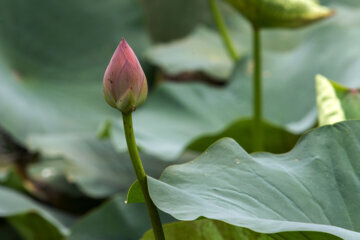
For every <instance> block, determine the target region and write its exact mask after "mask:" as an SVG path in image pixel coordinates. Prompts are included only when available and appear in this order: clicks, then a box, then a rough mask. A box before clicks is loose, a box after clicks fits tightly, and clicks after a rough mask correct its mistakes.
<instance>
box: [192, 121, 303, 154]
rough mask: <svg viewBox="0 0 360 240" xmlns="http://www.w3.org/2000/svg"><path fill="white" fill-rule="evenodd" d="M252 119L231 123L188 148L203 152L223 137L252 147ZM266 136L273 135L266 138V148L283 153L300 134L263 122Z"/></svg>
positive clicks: (245, 146)
mask: <svg viewBox="0 0 360 240" xmlns="http://www.w3.org/2000/svg"><path fill="white" fill-rule="evenodd" d="M252 124H253V122H252V119H241V120H239V121H236V122H234V123H232V124H230V125H229V126H228V127H227V128H226V129H224V130H223V131H221V132H218V133H216V134H213V135H211V134H209V135H207V136H203V137H200V138H198V139H196V140H195V141H193V142H192V143H190V144H189V145H188V147H187V148H188V149H190V150H195V151H199V152H202V151H204V150H206V149H207V148H208V147H209V146H210V145H211V144H212V143H214V142H216V141H217V140H218V139H220V138H223V137H230V138H233V139H236V141H237V142H238V143H239V144H240V145H241V146H242V147H243V148H244V149H252V132H251V131H252V130H251V126H252ZM263 128H264V132H265V136H271V137H267V138H266V139H264V141H265V142H264V150H265V151H269V152H273V153H283V152H286V151H289V150H291V149H292V148H293V146H294V145H295V143H296V141H297V140H298V138H299V135H296V134H292V133H290V132H288V131H286V130H284V129H282V128H281V127H279V126H274V125H271V124H269V123H267V122H264V123H263Z"/></svg>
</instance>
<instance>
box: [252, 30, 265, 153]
mask: <svg viewBox="0 0 360 240" xmlns="http://www.w3.org/2000/svg"><path fill="white" fill-rule="evenodd" d="M253 57H254V86H253V91H254V92H253V97H254V101H253V102H254V104H253V108H254V109H253V114H254V123H253V151H262V150H263V147H264V146H263V144H264V143H263V139H264V136H263V135H264V131H263V122H262V86H261V80H262V76H261V36H260V29H259V28H257V27H253Z"/></svg>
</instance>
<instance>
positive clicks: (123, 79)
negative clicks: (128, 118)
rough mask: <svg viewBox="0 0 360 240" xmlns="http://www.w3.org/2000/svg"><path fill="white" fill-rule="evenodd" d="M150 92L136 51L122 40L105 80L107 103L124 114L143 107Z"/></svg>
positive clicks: (104, 90) (104, 87) (107, 69)
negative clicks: (140, 106)
mask: <svg viewBox="0 0 360 240" xmlns="http://www.w3.org/2000/svg"><path fill="white" fill-rule="evenodd" d="M147 92H148V86H147V81H146V76H145V74H144V71H143V70H142V68H141V65H140V63H139V60H138V59H137V58H136V55H135V53H134V51H133V50H132V49H131V47H130V46H129V45H128V43H127V42H126V41H125V39H122V40H121V42H120V43H119V45H118V47H117V48H116V50H115V52H114V54H113V56H112V58H111V60H110V63H109V65H108V66H107V68H106V71H105V74H104V79H103V93H104V97H105V100H106V102H107V103H108V104H109V105H110V106H112V107H114V108H117V109H118V110H120V111H121V112H123V113H130V112H132V111H134V110H135V109H136V108H137V107H138V106H139V105H141V104H142V103H143V102H144V101H145V99H146V97H147Z"/></svg>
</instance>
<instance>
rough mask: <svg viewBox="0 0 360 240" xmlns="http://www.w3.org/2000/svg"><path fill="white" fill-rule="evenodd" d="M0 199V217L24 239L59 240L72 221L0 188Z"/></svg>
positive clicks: (66, 231) (28, 199)
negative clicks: (6, 220) (5, 219)
mask: <svg viewBox="0 0 360 240" xmlns="http://www.w3.org/2000/svg"><path fill="white" fill-rule="evenodd" d="M0 199H1V201H0V217H2V218H7V219H8V221H9V222H10V223H11V224H12V225H13V226H14V227H15V228H16V229H17V231H19V233H20V234H21V235H22V236H23V237H24V238H25V239H34V240H35V239H39V240H40V239H44V240H45V239H49V238H51V239H54V240H57V239H58V240H60V239H62V238H63V237H64V236H65V235H67V234H68V233H69V229H68V226H66V225H67V223H71V222H72V220H71V219H70V218H69V217H68V216H66V215H64V214H62V213H59V212H57V211H56V212H55V211H54V210H51V209H49V208H47V207H44V206H42V205H40V204H38V203H36V202H35V201H33V200H31V199H30V198H28V197H26V196H24V195H22V194H19V193H17V192H15V191H13V190H11V189H9V188H6V187H1V186H0ZM64 223H65V224H66V225H64Z"/></svg>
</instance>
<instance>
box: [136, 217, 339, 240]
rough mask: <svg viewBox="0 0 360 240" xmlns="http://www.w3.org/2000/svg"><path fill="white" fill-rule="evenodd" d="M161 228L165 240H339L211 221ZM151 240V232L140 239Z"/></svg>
mask: <svg viewBox="0 0 360 240" xmlns="http://www.w3.org/2000/svg"><path fill="white" fill-rule="evenodd" d="M163 228H164V233H165V237H166V239H171V240H184V239H192V240H202V239H207V240H280V239H286V240H309V239H316V240H340V238H338V237H336V236H333V235H330V234H327V233H320V232H284V233H274V234H264V233H257V232H254V231H251V230H249V229H246V228H241V227H236V226H233V225H230V224H227V223H224V222H221V221H215V220H211V219H201V220H196V221H186V222H175V223H169V224H165V225H164V226H163ZM153 239H154V234H153V232H152V230H149V231H148V232H146V233H145V235H144V236H143V238H142V240H153Z"/></svg>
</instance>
